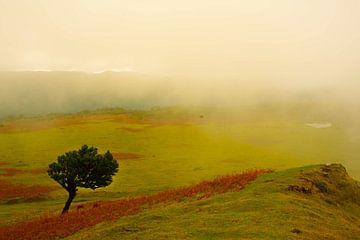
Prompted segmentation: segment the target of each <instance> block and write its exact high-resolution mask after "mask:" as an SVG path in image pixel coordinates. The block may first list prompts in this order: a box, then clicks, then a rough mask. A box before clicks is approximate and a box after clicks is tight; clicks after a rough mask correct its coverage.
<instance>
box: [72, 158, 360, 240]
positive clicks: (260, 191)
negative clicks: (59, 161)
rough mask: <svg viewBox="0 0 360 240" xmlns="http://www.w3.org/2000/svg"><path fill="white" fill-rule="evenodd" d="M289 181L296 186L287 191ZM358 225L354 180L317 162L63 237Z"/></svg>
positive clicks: (307, 230) (307, 233) (318, 231)
mask: <svg viewBox="0 0 360 240" xmlns="http://www.w3.org/2000/svg"><path fill="white" fill-rule="evenodd" d="M326 174H328V175H326ZM313 183H315V185H314V184H313ZM318 183H322V184H318ZM289 186H297V187H298V189H300V190H299V191H289V190H288V188H289ZM321 186H322V187H321ZM318 187H320V188H318ZM302 188H304V189H308V190H307V191H305V192H302V190H301V189H302ZM359 226H360V190H359V187H358V185H357V183H356V182H355V181H353V180H352V179H350V178H349V177H348V176H347V174H346V172H345V170H344V168H343V167H342V166H340V165H331V166H324V165H322V166H319V165H318V166H310V167H303V168H296V169H290V170H286V171H280V172H274V173H270V174H265V175H262V176H260V177H259V178H257V179H256V180H255V181H254V182H253V183H251V184H250V185H249V186H248V187H246V188H245V189H244V190H242V191H240V192H227V193H225V194H221V195H216V196H213V197H211V198H208V199H202V200H187V201H183V202H177V203H172V204H166V205H161V206H157V207H155V208H151V209H148V210H146V211H143V212H142V213H140V214H138V215H134V216H128V217H124V218H121V219H119V220H118V221H116V222H113V223H103V224H99V225H97V226H96V227H94V228H91V229H86V230H82V231H80V232H78V233H76V234H75V235H73V236H71V237H69V238H67V240H82V239H89V240H91V239H94V240H95V239H104V240H113V239H251V240H253V239H259V240H260V239H274V240H279V239H284V240H285V239H307V240H312V239H329V240H332V239H333V240H337V239H339V240H340V239H352V240H356V239H360V227H359Z"/></svg>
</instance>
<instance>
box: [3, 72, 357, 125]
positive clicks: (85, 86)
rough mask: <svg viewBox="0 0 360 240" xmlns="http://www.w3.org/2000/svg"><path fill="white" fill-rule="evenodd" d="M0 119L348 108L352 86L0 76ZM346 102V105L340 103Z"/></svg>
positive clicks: (124, 75) (108, 75)
mask: <svg viewBox="0 0 360 240" xmlns="http://www.w3.org/2000/svg"><path fill="white" fill-rule="evenodd" d="M0 84H1V88H0V103H1V104H0V118H1V117H8V116H19V115H22V116H36V115H42V114H49V113H69V112H78V111H83V110H93V109H100V108H112V107H126V108H135V109H136V108H137V109H142V108H149V107H158V106H160V107H164V106H175V105H186V106H192V105H202V106H217V107H229V106H232V107H234V106H235V107H236V106H248V105H258V104H268V103H271V102H273V103H274V104H276V105H278V106H281V105H283V104H284V103H285V102H284V101H286V104H287V105H289V104H290V105H291V104H293V103H295V104H297V103H308V104H310V105H312V106H313V105H314V104H319V105H321V106H320V108H327V106H329V105H331V104H332V108H333V109H336V108H337V107H343V106H342V104H345V105H346V106H349V103H350V106H353V105H354V104H357V95H355V94H353V92H354V91H355V89H357V85H356V84H355V83H354V84H349V83H348V84H347V85H345V86H332V85H327V86H322V87H321V88H303V89H299V88H298V86H296V87H295V88H294V87H290V86H281V85H279V84H275V83H270V82H252V81H250V80H248V81H244V80H242V81H236V80H229V81H224V82H211V81H209V82H207V83H206V84H204V83H201V82H192V81H181V80H179V79H171V78H166V77H157V76H151V75H146V74H140V73H137V72H115V71H107V72H102V73H97V74H94V73H86V72H71V71H49V72H48V71H24V72H21V71H19V72H0ZM344 100H347V101H344Z"/></svg>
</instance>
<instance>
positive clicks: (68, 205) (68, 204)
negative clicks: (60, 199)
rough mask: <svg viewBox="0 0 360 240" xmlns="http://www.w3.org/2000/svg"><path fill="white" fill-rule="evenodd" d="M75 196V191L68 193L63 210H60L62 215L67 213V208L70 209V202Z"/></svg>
mask: <svg viewBox="0 0 360 240" xmlns="http://www.w3.org/2000/svg"><path fill="white" fill-rule="evenodd" d="M75 196H76V191H69V198H68V200H67V201H66V203H65V206H64V209H63V210H62V213H61V214H64V213H67V211H68V210H69V208H70V205H71V202H72V200H73V199H74V198H75Z"/></svg>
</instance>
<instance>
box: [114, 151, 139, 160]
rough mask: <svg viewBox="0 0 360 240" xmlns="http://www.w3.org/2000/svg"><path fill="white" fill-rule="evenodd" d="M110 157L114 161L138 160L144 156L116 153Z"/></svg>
mask: <svg viewBox="0 0 360 240" xmlns="http://www.w3.org/2000/svg"><path fill="white" fill-rule="evenodd" d="M112 155H113V157H114V158H115V159H116V160H129V159H139V158H143V157H144V155H141V154H136V153H124V152H117V153H113V154H112Z"/></svg>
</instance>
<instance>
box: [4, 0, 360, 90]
mask: <svg viewBox="0 0 360 240" xmlns="http://www.w3.org/2000/svg"><path fill="white" fill-rule="evenodd" d="M359 60H360V1H359V0H248V1H242V0H181V1H180V0H177V1H171V0H151V1H150V0H131V1H130V0H0V69H2V70H19V69H53V70H72V69H76V70H84V71H90V72H93V71H100V70H105V69H127V70H128V69H132V70H134V71H138V72H144V73H151V74H158V75H165V76H172V77H175V78H179V79H192V80H194V79H196V80H198V81H200V80H209V81H210V80H215V81H219V80H221V81H225V80H228V81H230V80H239V81H241V80H247V81H249V80H250V81H252V80H258V81H269V82H271V81H280V82H285V83H287V84H313V83H314V82H315V83H324V82H339V81H340V82H341V81H356V80H357V79H359V77H360V70H359V69H360V68H359V66H358V65H359Z"/></svg>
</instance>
